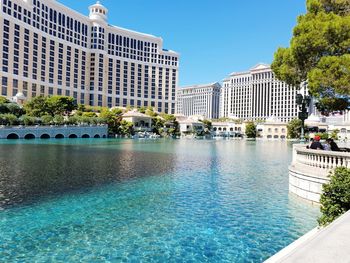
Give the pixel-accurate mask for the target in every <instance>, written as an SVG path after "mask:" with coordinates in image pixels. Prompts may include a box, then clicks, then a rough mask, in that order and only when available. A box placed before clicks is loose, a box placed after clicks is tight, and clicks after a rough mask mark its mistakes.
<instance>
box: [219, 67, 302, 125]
mask: <svg viewBox="0 0 350 263" xmlns="http://www.w3.org/2000/svg"><path fill="white" fill-rule="evenodd" d="M296 94H297V88H296V87H290V86H288V85H287V84H286V83H284V82H281V81H279V80H277V79H276V78H275V75H274V73H273V72H272V70H271V68H270V66H269V65H265V64H258V65H256V66H255V67H254V68H252V69H250V70H249V71H247V72H238V73H236V72H235V73H232V74H231V75H230V76H229V77H228V78H227V79H225V80H224V81H223V88H222V92H221V98H220V117H229V118H239V119H242V120H253V121H255V120H267V119H268V118H270V117H272V116H276V117H277V118H279V119H280V120H281V121H282V122H289V121H291V120H292V119H294V118H297V116H298V106H297V104H296Z"/></svg>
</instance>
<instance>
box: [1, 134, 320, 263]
mask: <svg viewBox="0 0 350 263" xmlns="http://www.w3.org/2000/svg"><path fill="white" fill-rule="evenodd" d="M291 154H292V148H291V145H288V144H287V143H282V142H245V141H199V140H198V141H196V140H157V141H142V140H140V141H136V140H135V141H132V140H102V139H101V140H79V139H77V140H62V141H59V140H49V141H11V142H10V141H1V142H0V261H3V262H80V261H81V262H261V261H263V260H265V259H267V258H268V257H270V256H271V255H273V254H274V253H276V252H277V251H279V250H280V249H282V248H283V247H285V246H286V245H288V244H290V243H291V242H292V241H294V240H295V239H297V238H298V237H299V236H301V235H302V234H304V233H306V232H307V231H309V230H311V229H312V228H314V227H315V226H316V218H317V216H318V208H317V207H313V206H311V205H309V204H306V203H304V202H303V201H301V200H300V199H297V198H294V197H293V196H292V195H289V193H288V169H287V167H288V164H289V163H290V161H291Z"/></svg>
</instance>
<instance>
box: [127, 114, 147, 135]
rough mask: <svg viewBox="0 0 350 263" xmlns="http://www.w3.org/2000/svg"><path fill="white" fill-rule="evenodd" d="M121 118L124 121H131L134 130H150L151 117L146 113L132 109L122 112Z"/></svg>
mask: <svg viewBox="0 0 350 263" xmlns="http://www.w3.org/2000/svg"><path fill="white" fill-rule="evenodd" d="M122 118H123V120H125V121H128V122H131V123H132V124H133V127H134V130H135V131H140V132H144V131H147V132H150V131H152V117H150V116H148V115H146V114H143V113H140V112H138V111H136V110H132V111H128V112H126V113H124V114H123V116H122Z"/></svg>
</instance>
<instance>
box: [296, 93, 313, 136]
mask: <svg viewBox="0 0 350 263" xmlns="http://www.w3.org/2000/svg"><path fill="white" fill-rule="evenodd" d="M310 102H311V97H310V96H307V95H305V96H303V95H301V94H297V97H296V103H297V104H298V106H299V113H298V118H299V119H300V120H301V133H300V141H301V142H305V132H304V130H305V120H306V119H307V118H308V117H309V113H308V111H307V108H308V107H309V105H310Z"/></svg>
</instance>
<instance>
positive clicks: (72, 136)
mask: <svg viewBox="0 0 350 263" xmlns="http://www.w3.org/2000/svg"><path fill="white" fill-rule="evenodd" d="M68 138H69V139H76V138H78V136H77V135H76V134H74V133H73V134H71V135H69V137H68Z"/></svg>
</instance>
